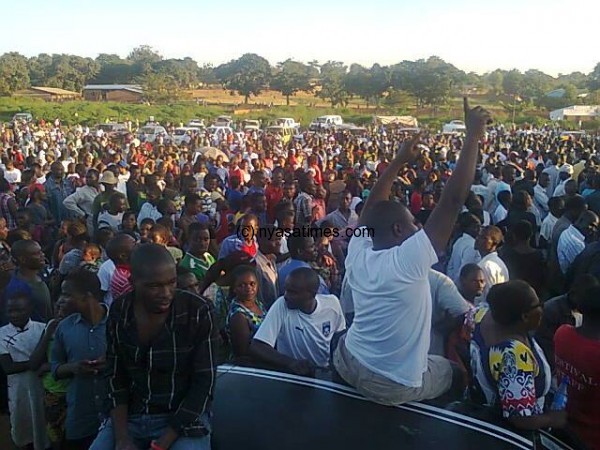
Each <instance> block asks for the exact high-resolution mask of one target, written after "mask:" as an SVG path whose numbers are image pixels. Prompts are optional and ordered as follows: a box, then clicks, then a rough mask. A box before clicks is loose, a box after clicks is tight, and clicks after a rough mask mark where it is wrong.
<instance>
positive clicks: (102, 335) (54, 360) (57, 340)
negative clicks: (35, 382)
mask: <svg viewBox="0 0 600 450" xmlns="http://www.w3.org/2000/svg"><path fill="white" fill-rule="evenodd" d="M106 319H107V314H105V316H104V318H103V319H102V320H101V321H100V322H99V323H98V324H96V325H95V326H92V325H91V324H89V323H88V322H87V321H86V320H85V319H84V318H83V317H82V316H81V314H79V313H75V314H71V315H70V316H69V317H66V318H65V319H63V320H62V321H61V322H60V324H59V325H58V328H57V329H56V333H55V335H54V345H53V347H52V355H51V361H50V363H51V366H52V374H53V375H54V377H55V378H56V369H57V368H58V366H60V365H62V364H67V363H73V362H78V361H81V360H95V359H99V358H101V357H104V356H105V355H106ZM107 393H108V392H107V386H106V381H105V379H104V377H103V374H102V373H100V374H99V375H97V376H92V375H76V376H75V377H73V378H72V379H71V380H70V382H69V387H68V388H67V419H66V422H65V428H66V434H67V439H83V438H86V437H89V436H94V435H95V434H96V433H97V432H98V428H99V427H100V423H101V413H102V410H103V408H102V406H103V402H104V400H105V399H106V396H107Z"/></svg>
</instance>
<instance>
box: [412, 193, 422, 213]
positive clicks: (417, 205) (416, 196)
mask: <svg viewBox="0 0 600 450" xmlns="http://www.w3.org/2000/svg"><path fill="white" fill-rule="evenodd" d="M422 204H423V196H422V195H421V193H420V192H417V191H414V192H413V193H412V194H411V195H410V212H411V213H413V214H419V211H421V206H422Z"/></svg>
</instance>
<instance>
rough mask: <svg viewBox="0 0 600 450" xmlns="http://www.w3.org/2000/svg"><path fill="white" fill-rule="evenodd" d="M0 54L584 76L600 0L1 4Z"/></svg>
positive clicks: (34, 0) (590, 63) (599, 38)
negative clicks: (432, 61) (146, 55)
mask: <svg viewBox="0 0 600 450" xmlns="http://www.w3.org/2000/svg"><path fill="white" fill-rule="evenodd" d="M2 12H3V14H2V15H3V17H4V20H3V21H2V38H1V39H0V54H1V53H4V52H8V51H17V52H19V53H21V54H23V55H25V56H28V57H29V56H34V55H37V54H39V53H50V54H52V53H69V54H76V55H80V56H90V57H96V56H97V55H98V54H99V53H116V54H118V55H120V56H122V57H125V56H127V54H128V53H129V52H130V51H131V50H132V49H133V48H134V47H136V46H139V45H142V44H144V45H150V46H152V47H153V48H154V49H156V50H157V51H159V53H161V54H162V55H163V56H164V57H166V58H183V57H185V56H191V57H192V58H194V59H195V60H196V61H197V62H198V63H200V64H203V63H212V64H214V65H218V64H221V63H224V62H227V61H229V60H231V59H234V58H237V57H239V56H241V55H242V54H244V53H257V54H259V55H261V56H263V57H265V58H266V59H268V60H269V61H270V62H271V63H272V64H275V63H277V62H280V61H284V60H286V59H288V58H292V59H294V60H297V61H304V62H307V61H312V60H317V61H319V62H321V63H322V62H325V61H327V60H337V61H343V62H345V63H347V64H351V63H359V64H363V65H365V66H370V65H372V64H373V63H379V64H382V65H389V64H394V63H397V62H400V61H402V60H414V59H419V58H427V57H429V56H431V55H436V56H439V57H441V58H443V59H444V60H446V61H447V62H449V63H452V64H454V65H455V66H457V67H458V68H459V69H462V70H465V71H467V72H469V71H475V72H478V73H485V72H487V71H491V70H494V69H496V68H501V69H513V68H517V69H519V70H523V71H524V70H527V69H531V68H534V69H539V70H542V71H544V72H546V73H548V74H550V75H553V76H556V75H557V74H559V73H570V72H573V71H581V72H584V73H589V72H591V71H592V70H593V68H594V66H595V65H596V64H597V63H598V62H600V50H599V48H600V34H599V31H598V30H599V27H598V22H597V21H598V17H600V1H599V0H570V1H565V0H543V1H542V0H412V1H410V2H409V1H406V0H362V1H357V0H295V1H294V0H291V1H290V0H288V1H285V0H254V1H250V0H228V1H226V2H224V1H219V0H213V1H207V0H196V1H193V0H171V1H168V2H165V1H164V0H161V1H155V0H146V1H144V2H140V1H137V0H119V1H117V0H102V1H89V0H54V1H48V0H44V1H41V0H28V1H25V0H22V1H6V2H5V1H2Z"/></svg>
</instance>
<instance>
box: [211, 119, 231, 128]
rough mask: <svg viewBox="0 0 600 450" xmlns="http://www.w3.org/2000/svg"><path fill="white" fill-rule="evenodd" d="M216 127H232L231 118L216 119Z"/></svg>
mask: <svg viewBox="0 0 600 450" xmlns="http://www.w3.org/2000/svg"><path fill="white" fill-rule="evenodd" d="M214 124H215V126H223V127H230V126H231V125H232V124H233V119H232V118H231V116H219V117H217V118H216V119H215V123H214Z"/></svg>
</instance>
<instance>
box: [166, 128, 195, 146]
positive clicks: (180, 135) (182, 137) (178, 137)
mask: <svg viewBox="0 0 600 450" xmlns="http://www.w3.org/2000/svg"><path fill="white" fill-rule="evenodd" d="M197 132H198V128H193V127H178V128H175V130H173V134H172V136H171V137H172V138H173V142H174V143H175V145H181V144H189V143H190V142H191V140H192V135H193V134H194V133H197Z"/></svg>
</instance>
